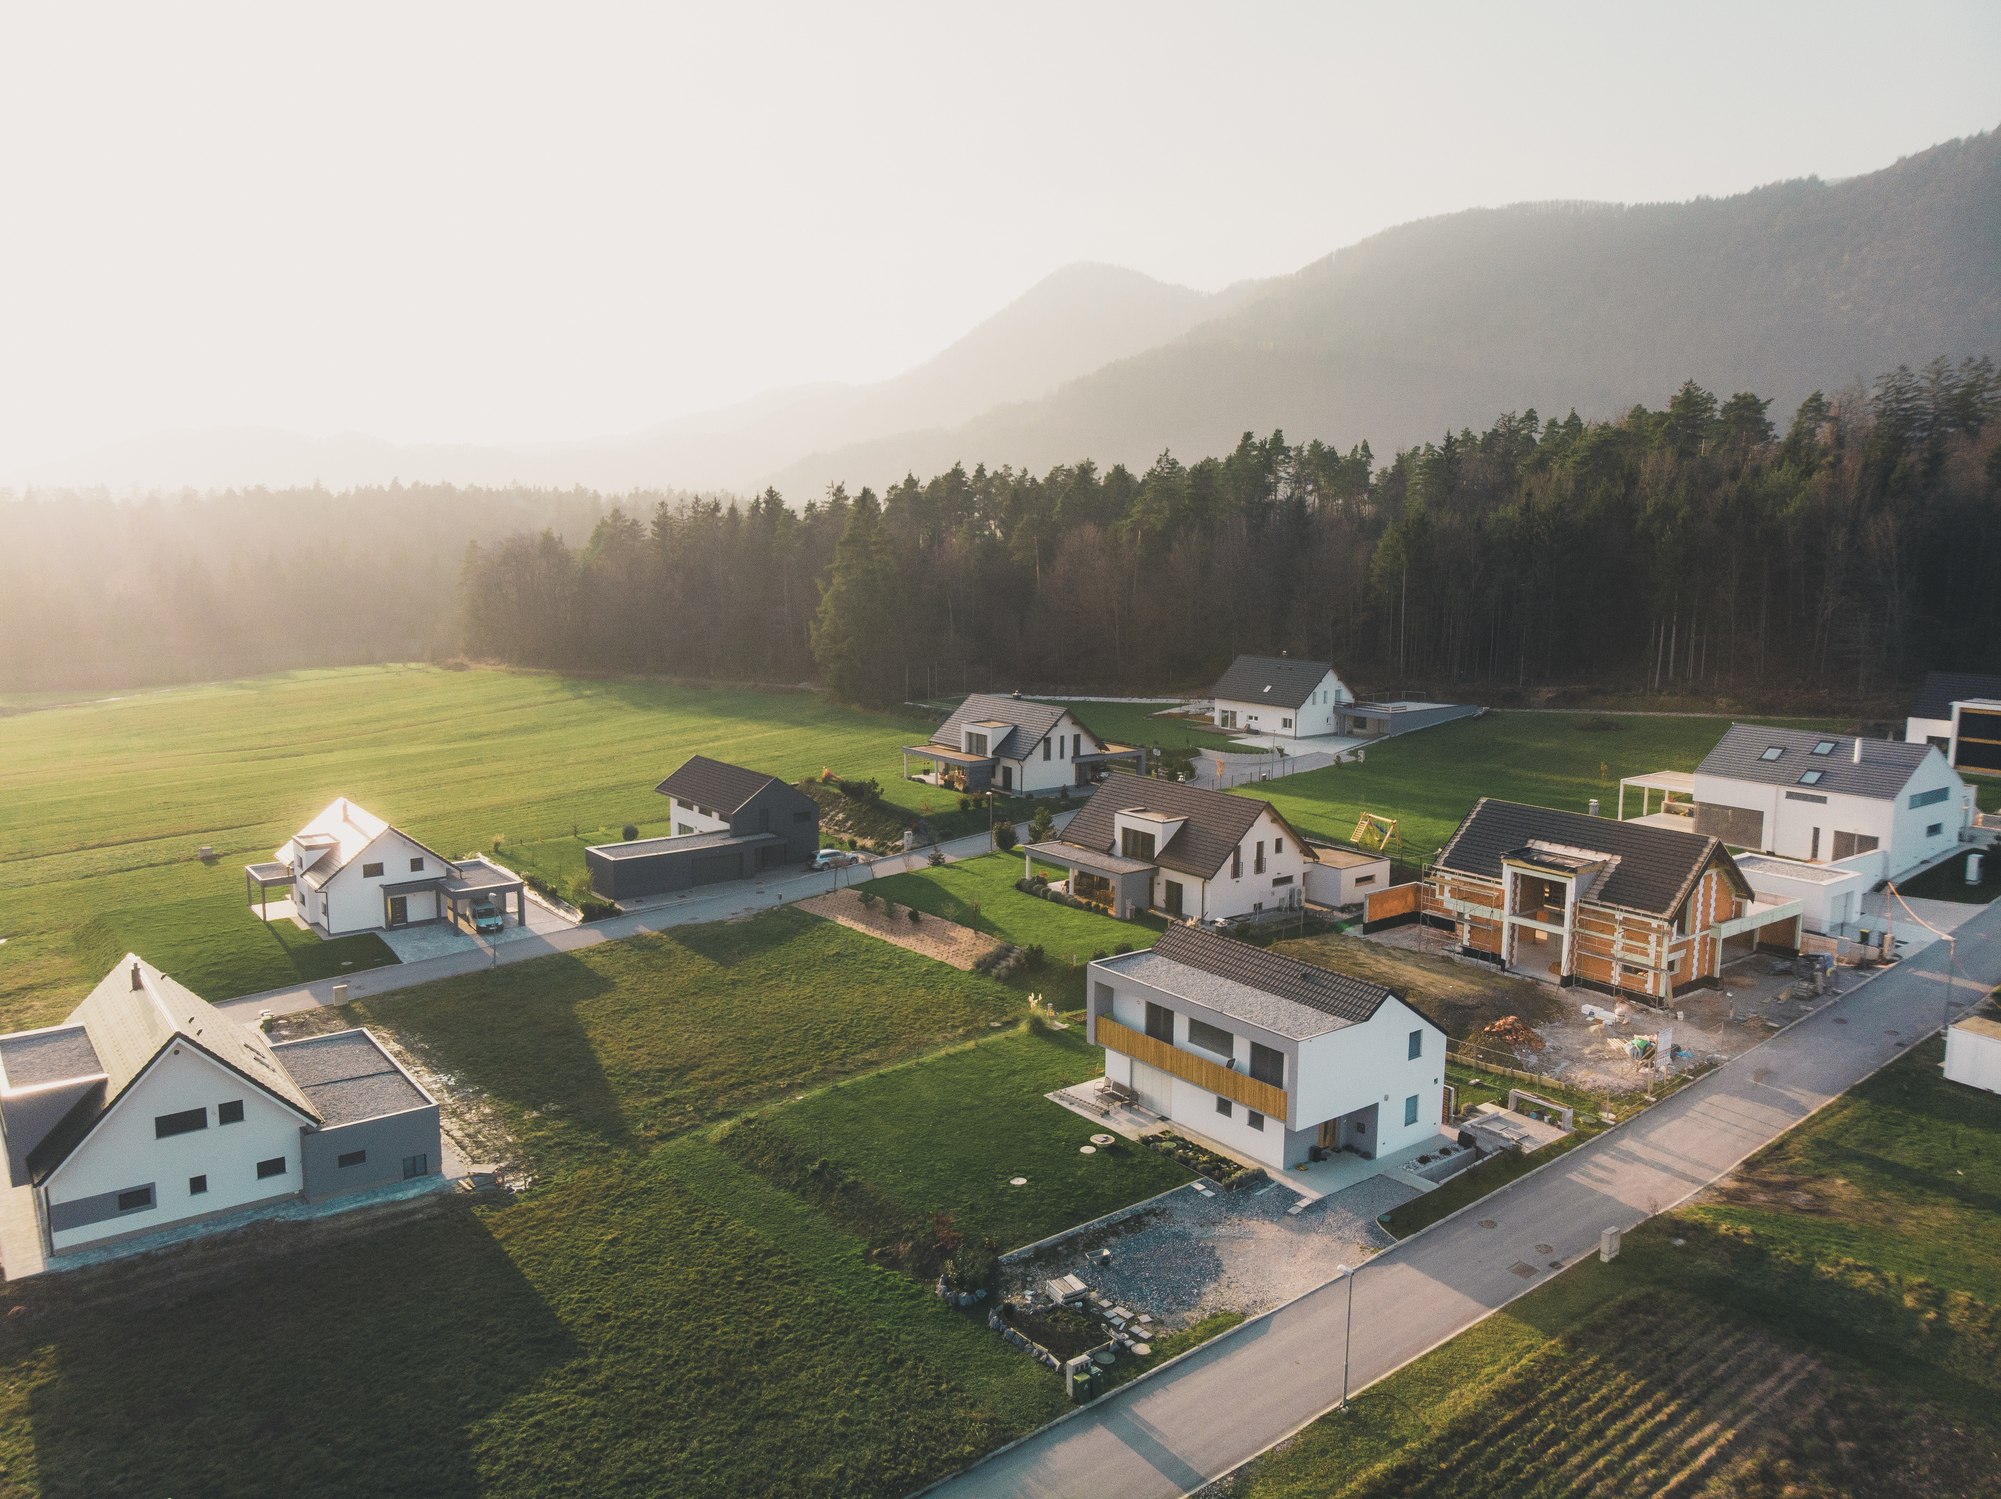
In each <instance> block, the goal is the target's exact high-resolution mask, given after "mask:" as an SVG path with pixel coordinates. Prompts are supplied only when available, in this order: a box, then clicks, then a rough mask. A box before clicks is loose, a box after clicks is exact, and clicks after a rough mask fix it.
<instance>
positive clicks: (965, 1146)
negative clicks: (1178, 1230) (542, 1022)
mask: <svg viewBox="0 0 2001 1499" xmlns="http://www.w3.org/2000/svg"><path fill="white" fill-rule="evenodd" d="M1103 1071H1104V1053H1103V1052H1102V1051H1100V1050H1099V1049H1098V1048H1097V1047H1094V1046H1091V1045H1090V1044H1088V1043H1087V1042H1086V1041H1085V1040H1084V1036H1083V1031H1082V1030H1081V1029H1080V1028H1075V1027H1073V1028H1072V1029H1070V1030H1067V1031H1054V1030H1052V1031H1047V1032H1040V1033H1038V1032H1037V1031H1034V1030H1029V1029H1022V1030H1016V1031H1010V1032H1007V1033H1005V1034H1002V1035H999V1036H996V1037H995V1038H993V1039H992V1040H989V1041H982V1042H980V1043H978V1044H977V1045H974V1046H970V1047H966V1048H963V1049H961V1050H957V1051H949V1052H945V1053H942V1054H940V1055H937V1056H930V1057H925V1058H923V1059H922V1060H921V1061H917V1062H913V1063H911V1064H910V1065H909V1066H906V1067H898V1068H894V1069H892V1070H890V1071H888V1072H883V1073H878V1074H876V1075H875V1076H872V1077H867V1078H862V1079H859V1080H858V1081H855V1082H852V1083H846V1084H843V1085H841V1086H840V1087H836V1088H827V1089H824V1090H822V1091H820V1092H818V1093H815V1094H813V1095H812V1096H811V1097H809V1098H807V1099H806V1100H804V1101H803V1102H800V1103H792V1104H786V1105H784V1106H782V1107H779V1108H776V1109H773V1110H771V1111H770V1112H769V1113H768V1114H767V1115H766V1116H765V1124H766V1127H767V1128H768V1129H770V1130H771V1131H772V1132H773V1133H774V1134H776V1135H777V1136H779V1137H780V1138H781V1139H784V1140H786V1141H787V1142H789V1143H790V1145H791V1146H792V1147H793V1149H794V1150H795V1151H797V1152H798V1153H799V1154H800V1155H802V1156H804V1157H807V1158H810V1159H821V1158H824V1159H828V1160H831V1161H834V1162H836V1163H838V1164H839V1165H840V1166H841V1167H842V1168H843V1169H844V1170H846V1171H848V1172H849V1173H851V1174H853V1175H855V1176H857V1177H860V1178H862V1179H864V1180H866V1181H868V1182H869V1183H871V1184H872V1185H874V1186H876V1187H877V1188H879V1189H880V1190H881V1191H882V1192H884V1193H885V1194H887V1195H888V1196H889V1197H892V1198H894V1199H895V1200H896V1201H897V1202H898V1203H900V1204H901V1205H902V1206H903V1208H904V1209H905V1211H906V1212H907V1213H909V1214H912V1215H918V1214H928V1213H939V1212H946V1213H950V1214H952V1215H953V1219H954V1221H955V1223H956V1224H957V1226H958V1227H959V1228H960V1229H961V1230H962V1231H963V1232H965V1233H968V1234H971V1235H974V1236H981V1237H991V1238H992V1239H993V1240H995V1241H996V1243H997V1244H998V1245H999V1247H1000V1249H1002V1250H1003V1251H1005V1250H1009V1249H1016V1248H1019V1247H1020V1246H1022V1245H1024V1244H1032V1243H1034V1242H1035V1241H1036V1240H1038V1239H1042V1238H1046V1237H1047V1236H1048V1235H1050V1234H1053V1233H1057V1232H1060V1231H1061V1230H1063V1229H1065V1228H1069V1227H1071V1226H1072V1225H1074V1224H1078V1223H1086V1222H1089V1221H1090V1220H1091V1219H1093V1218H1096V1217H1098V1216H1100V1215H1101V1214H1104V1213H1109V1212H1112V1211H1113V1210H1115V1209H1117V1208H1121V1207H1124V1206H1125V1205H1126V1204H1128V1203H1132V1202H1137V1201H1139V1200H1141V1199H1142V1198H1146V1197H1151V1196H1153V1195H1154V1194H1155V1193H1158V1192H1165V1191H1166V1190H1167V1189H1168V1188H1170V1187H1177V1186H1180V1185H1181V1184H1182V1183H1183V1182H1186V1181H1189V1180H1192V1177H1191V1176H1190V1174H1189V1173H1188V1172H1187V1171H1186V1170H1184V1169H1183V1168H1182V1167H1180V1166H1178V1165H1176V1164H1175V1163H1174V1162H1172V1161H1170V1160H1168V1159H1167V1158H1166V1157H1165V1156H1162V1155H1159V1154H1156V1153H1155V1152H1154V1151H1151V1150H1141V1149H1139V1148H1137V1147H1136V1146H1134V1145H1132V1144H1130V1143H1128V1142H1126V1141H1123V1140H1121V1141H1119V1142H1118V1143H1117V1144H1115V1145H1110V1146H1107V1147H1105V1148H1104V1149H1102V1150H1099V1151H1096V1152H1095V1153H1093V1154H1091V1155H1084V1154H1082V1153H1081V1151H1080V1150H1079V1149H1078V1147H1079V1146H1082V1145H1085V1144H1088V1143H1089V1141H1090V1138H1091V1136H1092V1135H1093V1134H1095V1133H1100V1132H1101V1131H1100V1130H1097V1129H1094V1128H1093V1126H1092V1124H1091V1122H1090V1121H1089V1120H1087V1119H1083V1118H1081V1117H1079V1116H1078V1115H1076V1114H1073V1113H1071V1112H1070V1111H1069V1110H1068V1109H1065V1108H1062V1107H1060V1106H1058V1105H1056V1104H1053V1103H1051V1102H1049V1101H1048V1099H1046V1098H1045V1097H1043V1095H1044V1094H1046V1093H1051V1092H1054V1091H1055V1090H1056V1089H1058V1088H1062V1087H1068V1086H1069V1085H1070V1084H1072V1083H1081V1082H1084V1081H1086V1080H1087V1079H1090V1078H1094V1077H1098V1076H1100V1075H1101V1074H1102V1073H1103ZM1017 1176H1025V1177H1027V1178H1028V1185H1027V1186H1025V1187H1015V1186H1010V1185H1009V1182H1010V1180H1011V1179H1012V1178H1014V1177H1017Z"/></svg>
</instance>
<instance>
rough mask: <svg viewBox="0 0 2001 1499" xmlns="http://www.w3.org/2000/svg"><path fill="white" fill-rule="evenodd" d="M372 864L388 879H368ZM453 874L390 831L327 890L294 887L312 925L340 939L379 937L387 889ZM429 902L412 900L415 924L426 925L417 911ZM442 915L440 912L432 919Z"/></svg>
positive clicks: (432, 856)
mask: <svg viewBox="0 0 2001 1499" xmlns="http://www.w3.org/2000/svg"><path fill="white" fill-rule="evenodd" d="M416 860H422V861H423V867H422V868H421V869H412V868H411V867H410V866H411V863H412V862H413V861H416ZM370 864H380V865H381V866H382V873H381V874H379V875H367V874H364V873H363V872H362V871H363V870H364V869H365V868H367V866H369V865H370ZM449 873H451V870H450V869H449V868H447V867H446V865H445V864H444V862H443V861H442V860H440V859H439V858H438V856H437V855H435V854H433V853H431V852H429V851H428V850H426V849H425V848H424V847H423V846H422V845H421V844H418V843H416V842H414V841H412V840H411V839H409V838H406V837H404V836H403V834H401V833H399V832H397V831H396V829H394V828H390V829H388V830H386V831H385V832H383V833H381V834H379V835H378V836H377V837H376V838H375V839H374V840H373V841H372V842H371V843H370V844H369V845H368V846H367V847H366V848H365V849H363V850H362V851H361V852H360V853H358V854H356V855H355V856H354V857H353V858H352V859H350V860H349V861H348V862H347V863H346V864H345V865H344V866H343V867H342V868H341V869H340V871H339V872H338V873H337V874H335V875H334V876H333V878H332V879H330V880H328V881H327V882H326V883H325V884H324V885H322V886H321V887H320V889H319V891H318V893H317V894H315V893H314V892H313V891H312V890H311V889H310V888H308V887H307V886H306V885H305V884H304V883H303V882H301V883H299V884H298V885H296V886H295V887H294V892H293V899H294V901H301V902H303V909H306V910H307V911H308V913H309V916H310V919H311V920H313V921H316V922H320V923H321V924H322V925H324V926H325V927H326V929H327V931H328V932H329V933H331V934H332V935H334V936H344V935H346V934H347V933H349V932H372V931H379V930H381V928H382V927H383V926H384V925H385V912H386V910H387V907H388V902H387V901H386V900H384V899H383V895H382V887H383V886H384V885H400V884H405V883H407V882H408V881H410V880H428V879H435V878H437V877H438V876H440V875H445V874H449ZM424 898H425V897H422V896H412V897H411V898H410V899H411V902H412V909H411V913H410V919H411V920H413V921H415V920H419V919H421V918H420V917H419V916H418V913H417V909H416V907H417V905H418V903H419V902H421V901H422V900H423V899H424ZM430 914H432V915H435V914H437V913H436V910H435V906H434V907H433V909H432V911H431V913H430Z"/></svg>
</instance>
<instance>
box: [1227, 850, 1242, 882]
mask: <svg viewBox="0 0 2001 1499" xmlns="http://www.w3.org/2000/svg"><path fill="white" fill-rule="evenodd" d="M1243 877H1244V850H1243V846H1242V845H1241V844H1240V845H1238V846H1237V847H1236V848H1233V849H1231V850H1230V878H1231V879H1233V880H1241V879H1242V878H1243Z"/></svg>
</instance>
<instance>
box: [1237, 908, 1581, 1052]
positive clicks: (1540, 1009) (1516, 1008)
mask: <svg viewBox="0 0 2001 1499" xmlns="http://www.w3.org/2000/svg"><path fill="white" fill-rule="evenodd" d="M1419 933H1423V934H1428V936H1430V937H1433V938H1437V939H1438V941H1439V943H1440V944H1441V945H1442V943H1443V940H1444V938H1445V934H1444V933H1442V932H1434V931H1432V930H1431V929H1430V928H1428V927H1419V926H1407V927H1395V928H1392V929H1391V930H1390V931H1388V932H1385V933H1383V934H1382V935H1381V938H1380V939H1379V938H1364V937H1344V936H1341V935H1338V934H1334V933H1329V934H1328V935H1325V936H1320V937H1301V938H1298V939H1296V940H1294V941H1291V942H1281V943H1279V944H1278V945H1277V946H1276V947H1275V948H1274V949H1273V951H1274V952H1281V953H1284V954H1285V955H1286V956H1287V957H1290V958H1297V959H1299V961H1300V962H1302V963H1312V964H1315V965H1317V966H1318V967H1321V968H1331V969H1333V970H1334V972H1336V973H1345V974H1347V975H1349V976H1350V977H1351V978H1358V979H1362V980H1364V981H1366V982H1368V983H1371V984H1381V985H1382V986H1383V987H1384V988H1385V989H1389V990H1391V991H1392V992H1394V993H1396V994H1398V995H1400V996H1402V997H1403V998H1405V999H1408V1000H1409V1001H1410V1002H1411V1003H1412V1004H1414V1005H1416V1006H1417V1008H1418V1009H1420V1010H1422V1011H1424V1013H1425V1014H1427V1015H1429V1016H1430V1017H1431V1018H1432V1019H1433V1020H1435V1021H1437V1022H1438V1024H1439V1025H1440V1026H1442V1027H1443V1028H1444V1030H1445V1033H1446V1034H1447V1035H1448V1036H1451V1037H1453V1038H1454V1039H1456V1040H1464V1039H1466V1038H1467V1037H1469V1036H1471V1035H1472V1034H1473V1033H1474V1032H1475V1031H1478V1030H1482V1029H1484V1028H1485V1027H1487V1026H1489V1025H1492V1024H1493V1023H1494V1022H1495V1021H1497V1020H1499V1019H1501V1018H1502V1017H1503V1016H1504V1015H1519V1016H1520V1017H1521V1018H1522V1019H1524V1020H1526V1021H1528V1022H1530V1023H1531V1024H1536V1025H1538V1028H1540V1027H1539V1022H1541V1021H1543V1020H1546V1019H1547V1020H1555V1019H1558V1018H1560V1017H1561V1016H1562V1015H1563V1014H1565V1013H1566V1011H1565V1009H1564V1007H1563V1004H1562V1001H1561V1000H1559V999H1558V998H1557V997H1556V995H1555V993H1554V992H1553V991H1552V990H1550V989H1549V988H1547V987H1545V986H1544V985H1542V984H1538V983H1536V982H1534V981H1533V980H1530V979H1519V978H1509V977H1508V976H1507V975H1505V974H1502V973H1498V972H1496V971H1494V970H1493V969H1490V968H1486V967H1484V966H1483V965H1481V964H1478V963H1473V962H1455V961H1454V960H1453V959H1451V958H1448V957H1445V956H1443V955H1442V954H1440V953H1436V952H1430V951H1426V950H1424V949H1423V948H1422V947H1420V946H1418V945H1417V944H1418V943H1420V942H1423V941H1424V938H1423V937H1415V940H1414V941H1412V942H1411V945H1408V946H1406V945H1405V944H1404V942H1403V941H1396V942H1392V941H1390V940H1387V939H1390V938H1402V937H1404V936H1405V934H1413V936H1415V934H1419Z"/></svg>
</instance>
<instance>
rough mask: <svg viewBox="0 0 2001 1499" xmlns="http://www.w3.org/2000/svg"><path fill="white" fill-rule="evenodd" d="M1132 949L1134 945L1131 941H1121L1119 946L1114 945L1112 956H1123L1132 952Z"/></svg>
mask: <svg viewBox="0 0 2001 1499" xmlns="http://www.w3.org/2000/svg"><path fill="white" fill-rule="evenodd" d="M1132 950H1133V945H1132V944H1131V943H1130V942H1121V943H1120V944H1119V945H1118V946H1117V947H1114V948H1113V949H1112V956H1113V957H1115V958H1117V957H1122V956H1124V955H1125V954H1126V953H1129V952H1131V951H1132Z"/></svg>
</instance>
